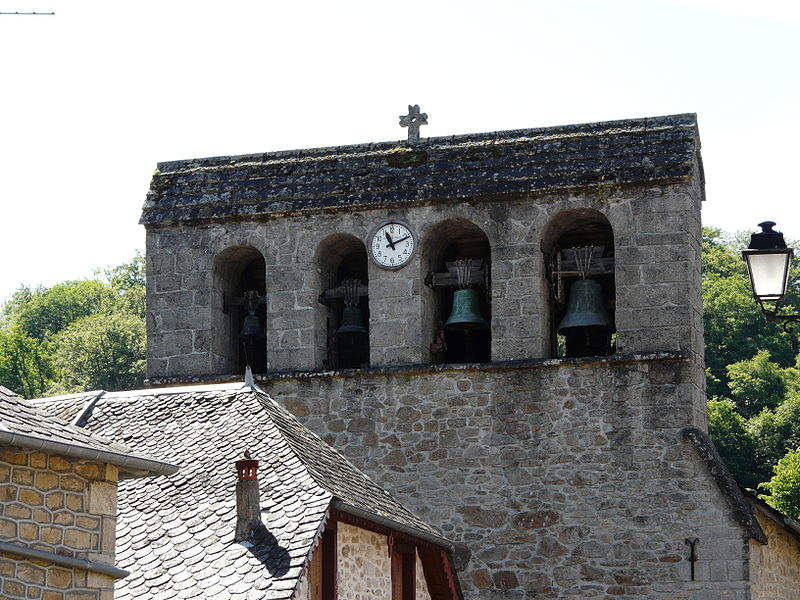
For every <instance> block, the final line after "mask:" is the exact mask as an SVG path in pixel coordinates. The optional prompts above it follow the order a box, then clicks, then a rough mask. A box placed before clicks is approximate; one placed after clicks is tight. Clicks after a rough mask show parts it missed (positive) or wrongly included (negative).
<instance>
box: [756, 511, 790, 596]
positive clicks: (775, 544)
mask: <svg viewBox="0 0 800 600" xmlns="http://www.w3.org/2000/svg"><path fill="white" fill-rule="evenodd" d="M756 516H757V517H758V522H759V523H760V524H761V527H762V528H763V529H764V533H766V534H767V537H768V538H769V544H767V545H762V544H759V543H758V542H756V541H751V542H750V573H751V584H752V596H751V600H791V599H793V598H800V534H798V533H797V532H795V531H790V530H789V528H788V527H787V526H786V525H784V524H782V523H781V524H778V523H776V522H775V521H773V520H772V518H770V517H769V516H768V514H767V513H766V512H765V511H757V512H756Z"/></svg>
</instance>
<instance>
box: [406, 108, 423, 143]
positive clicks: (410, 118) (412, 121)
mask: <svg viewBox="0 0 800 600" xmlns="http://www.w3.org/2000/svg"><path fill="white" fill-rule="evenodd" d="M427 124H428V115H427V113H420V112H419V104H415V105H414V106H411V105H410V104H409V105H408V114H407V115H400V127H408V143H409V144H415V143H417V142H418V141H419V126H420V125H427Z"/></svg>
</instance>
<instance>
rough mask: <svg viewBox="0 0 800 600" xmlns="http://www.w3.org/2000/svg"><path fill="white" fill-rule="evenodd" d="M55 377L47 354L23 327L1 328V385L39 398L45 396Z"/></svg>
mask: <svg viewBox="0 0 800 600" xmlns="http://www.w3.org/2000/svg"><path fill="white" fill-rule="evenodd" d="M51 375H52V370H51V367H50V362H49V360H48V359H47V353H46V352H45V351H44V350H43V348H42V345H41V343H40V342H39V341H38V340H35V339H33V338H30V337H28V336H27V335H25V333H24V332H22V330H21V329H20V328H19V327H7V328H0V384H2V385H4V386H5V387H7V388H8V389H10V390H13V391H15V392H17V393H19V394H22V395H23V396H25V397H26V398H35V397H36V396H39V395H41V394H42V393H44V391H45V390H46V388H47V383H48V381H49V379H50V377H51Z"/></svg>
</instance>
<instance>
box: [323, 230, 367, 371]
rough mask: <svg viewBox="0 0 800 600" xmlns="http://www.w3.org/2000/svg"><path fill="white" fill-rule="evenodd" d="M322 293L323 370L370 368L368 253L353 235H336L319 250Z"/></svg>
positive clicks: (329, 238) (324, 242)
mask: <svg viewBox="0 0 800 600" xmlns="http://www.w3.org/2000/svg"><path fill="white" fill-rule="evenodd" d="M317 256H318V259H317V264H318V265H319V267H318V268H319V273H320V283H321V285H322V291H321V293H320V296H319V300H320V308H319V310H318V314H319V326H318V329H319V330H320V335H319V336H318V337H319V338H320V339H319V343H318V346H319V350H320V351H319V354H320V356H321V361H319V362H320V363H321V364H319V366H320V367H322V368H328V369H355V368H360V367H368V366H369V296H368V291H369V287H368V281H369V280H368V275H367V251H366V248H365V247H364V244H363V242H361V241H360V240H358V239H357V238H355V237H354V236H352V235H347V234H336V235H333V236H330V237H328V238H327V239H325V240H324V241H323V242H322V243H321V244H320V247H319V249H318V254H317Z"/></svg>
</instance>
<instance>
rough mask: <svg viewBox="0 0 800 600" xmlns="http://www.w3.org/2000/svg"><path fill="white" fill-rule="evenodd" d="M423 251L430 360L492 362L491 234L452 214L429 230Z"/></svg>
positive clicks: (436, 361)
mask: <svg viewBox="0 0 800 600" xmlns="http://www.w3.org/2000/svg"><path fill="white" fill-rule="evenodd" d="M423 252H424V256H425V260H426V266H427V271H428V274H427V276H426V279H425V283H426V285H427V286H428V287H429V288H430V290H431V293H429V294H427V296H428V304H429V307H428V308H429V310H428V312H429V314H430V316H429V318H428V324H429V328H430V330H431V331H430V333H429V335H430V339H431V345H430V360H431V362H432V363H470V362H489V361H491V346H492V344H491V341H492V338H491V320H492V309H491V294H490V290H491V286H490V280H491V263H492V257H491V247H490V245H489V238H488V237H486V234H485V233H484V232H483V230H482V229H481V228H480V227H478V226H477V225H475V224H474V223H471V222H469V221H467V220H464V219H448V220H446V221H442V222H441V223H439V224H437V225H436V226H435V227H434V228H433V230H432V231H431V232H430V233H429V234H428V236H427V242H426V244H425V245H424V248H423Z"/></svg>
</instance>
